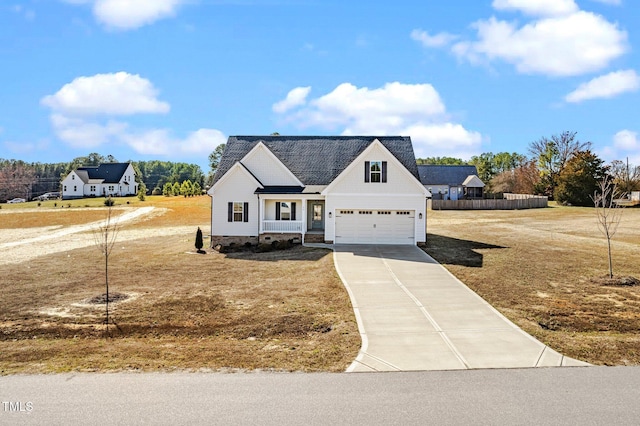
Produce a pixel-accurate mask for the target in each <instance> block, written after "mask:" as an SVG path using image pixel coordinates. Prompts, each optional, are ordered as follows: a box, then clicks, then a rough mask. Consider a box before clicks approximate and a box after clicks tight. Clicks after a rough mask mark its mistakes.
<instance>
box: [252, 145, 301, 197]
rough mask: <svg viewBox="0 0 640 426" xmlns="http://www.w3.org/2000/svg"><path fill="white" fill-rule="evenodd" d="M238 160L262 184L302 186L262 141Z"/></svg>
mask: <svg viewBox="0 0 640 426" xmlns="http://www.w3.org/2000/svg"><path fill="white" fill-rule="evenodd" d="M240 162H241V163H242V164H243V165H244V166H245V167H246V168H247V169H248V170H249V171H250V172H251V173H252V174H253V175H254V176H255V177H256V178H257V179H258V180H259V181H260V182H261V183H262V184H263V185H264V186H298V187H302V186H304V185H303V184H302V182H300V180H299V179H298V178H297V177H296V176H295V175H294V174H293V173H292V172H291V170H289V169H288V168H287V166H285V165H284V164H283V163H282V161H280V160H279V159H278V157H276V156H275V155H274V154H273V152H271V150H270V149H269V148H268V147H267V146H266V145H265V144H264V143H263V142H258V144H257V145H256V146H255V147H253V149H252V150H251V151H249V152H248V153H247V155H245V156H244V157H243V158H242V160H241V161H240Z"/></svg>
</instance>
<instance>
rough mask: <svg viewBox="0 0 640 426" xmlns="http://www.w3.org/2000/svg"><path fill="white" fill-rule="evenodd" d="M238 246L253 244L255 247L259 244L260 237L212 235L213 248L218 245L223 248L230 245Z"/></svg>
mask: <svg viewBox="0 0 640 426" xmlns="http://www.w3.org/2000/svg"><path fill="white" fill-rule="evenodd" d="M232 243H233V244H238V245H243V244H246V243H251V244H253V245H256V244H258V237H253V236H251V237H246V236H245V237H239V236H223V235H212V236H211V247H212V248H213V247H215V246H217V245H218V244H219V245H221V246H228V245H230V244H232Z"/></svg>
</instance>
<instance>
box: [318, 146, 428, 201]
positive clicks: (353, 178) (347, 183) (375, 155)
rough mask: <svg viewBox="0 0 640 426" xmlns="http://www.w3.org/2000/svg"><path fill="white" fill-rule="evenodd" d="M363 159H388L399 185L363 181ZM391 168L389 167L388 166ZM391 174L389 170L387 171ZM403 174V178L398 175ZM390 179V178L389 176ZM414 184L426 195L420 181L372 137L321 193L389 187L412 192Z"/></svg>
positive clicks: (360, 191) (416, 189) (386, 188)
mask: <svg viewBox="0 0 640 426" xmlns="http://www.w3.org/2000/svg"><path fill="white" fill-rule="evenodd" d="M365 161H388V162H389V164H390V165H391V164H393V169H392V170H395V176H396V177H398V178H399V179H401V180H398V181H397V183H396V185H397V184H398V183H399V182H402V183H401V184H400V185H399V187H397V186H396V187H393V186H391V184H389V185H386V184H385V185H375V184H374V185H372V184H370V183H365V182H364V177H363V174H362V166H364V165H365ZM390 168H391V167H390ZM389 174H391V171H390V172H389ZM400 176H404V178H402V177H400ZM390 179H391V178H390ZM412 185H413V186H414V189H413V191H419V192H421V193H423V194H424V195H427V190H426V189H425V187H424V186H422V185H421V183H420V181H419V180H418V179H417V178H416V177H415V176H414V175H413V174H412V173H411V172H409V171H408V170H407V168H406V167H404V165H403V164H402V163H401V162H400V161H399V160H398V159H397V158H396V157H395V156H394V155H393V154H392V153H391V152H390V151H389V150H388V149H387V148H386V147H385V146H384V145H383V144H382V143H381V142H380V141H379V140H378V139H374V140H373V142H371V143H370V144H369V146H368V147H367V148H366V149H365V150H364V151H362V152H361V153H360V155H358V156H357V157H356V158H355V159H354V160H353V161H352V162H351V163H350V164H349V165H348V166H347V167H346V168H345V169H344V170H343V171H342V173H340V174H339V175H338V176H337V177H336V178H335V179H334V180H333V182H331V183H330V184H329V185H328V186H327V187H326V188H325V189H324V190H323V191H322V194H323V195H327V194H329V193H331V192H338V193H344V192H345V191H346V192H357V193H379V192H380V191H388V190H389V188H390V187H391V188H393V189H394V190H398V189H400V188H401V190H402V191H407V192H410V193H412V192H413V191H412V189H411V186H412Z"/></svg>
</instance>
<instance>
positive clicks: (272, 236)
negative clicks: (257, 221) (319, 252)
mask: <svg viewBox="0 0 640 426" xmlns="http://www.w3.org/2000/svg"><path fill="white" fill-rule="evenodd" d="M259 240H260V242H261V243H265V244H271V243H272V242H274V241H289V240H293V243H294V244H300V243H302V234H282V233H276V232H270V233H267V234H261V235H260V238H259Z"/></svg>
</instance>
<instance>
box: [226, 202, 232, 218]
mask: <svg viewBox="0 0 640 426" xmlns="http://www.w3.org/2000/svg"><path fill="white" fill-rule="evenodd" d="M227 222H233V203H229V204H228V209H227Z"/></svg>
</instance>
